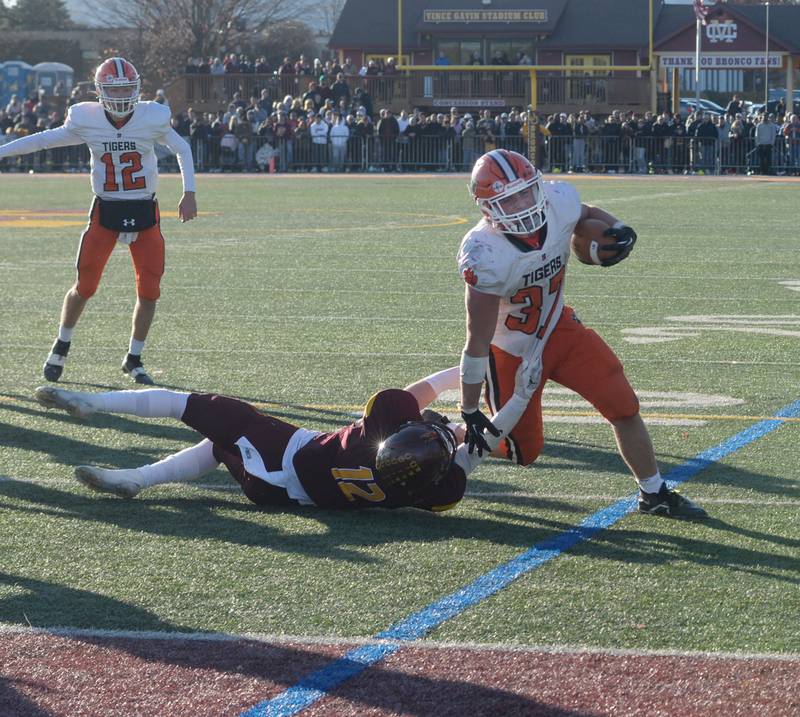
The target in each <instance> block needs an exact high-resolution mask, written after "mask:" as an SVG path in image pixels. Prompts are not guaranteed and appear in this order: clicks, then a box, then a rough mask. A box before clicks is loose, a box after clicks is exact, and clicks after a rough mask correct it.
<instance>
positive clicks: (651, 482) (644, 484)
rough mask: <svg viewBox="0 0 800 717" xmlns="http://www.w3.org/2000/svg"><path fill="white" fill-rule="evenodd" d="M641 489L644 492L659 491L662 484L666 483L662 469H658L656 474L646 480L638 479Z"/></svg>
mask: <svg viewBox="0 0 800 717" xmlns="http://www.w3.org/2000/svg"><path fill="white" fill-rule="evenodd" d="M636 482H637V483H638V484H639V490H641V491H642V492H643V493H658V491H660V490H661V486H662V485H664V479H663V478H662V477H661V471H656V474H655V475H652V476H650V477H649V478H645V479H644V480H639V479H637V481H636Z"/></svg>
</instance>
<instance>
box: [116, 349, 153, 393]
mask: <svg viewBox="0 0 800 717" xmlns="http://www.w3.org/2000/svg"><path fill="white" fill-rule="evenodd" d="M122 371H123V372H124V373H127V374H128V376H130V377H131V378H132V379H133V381H134V382H135V383H141V384H144V385H145V386H153V385H155V381H153V379H152V378H151V377H150V374H149V373H147V371H145V370H144V366H143V365H142V357H141V356H135V355H134V354H128V355H127V356H126V357H125V360H124V361H123V362H122Z"/></svg>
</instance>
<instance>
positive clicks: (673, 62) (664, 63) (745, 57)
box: [660, 52, 783, 70]
mask: <svg viewBox="0 0 800 717" xmlns="http://www.w3.org/2000/svg"><path fill="white" fill-rule="evenodd" d="M764 60H765V58H764V55H763V54H758V53H755V52H732V53H730V54H728V55H725V54H722V53H719V52H714V53H706V54H704V55H703V56H701V58H700V67H701V68H705V69H706V70H748V69H751V70H754V69H758V68H761V69H763V68H764V66H765V64H766V63H765V61H764ZM660 61H661V67H666V68H672V67H680V68H687V69H693V68H694V54H688V53H687V54H685V55H661V58H660ZM769 66H770V67H782V66H783V57H782V56H781V55H779V54H777V53H776V54H770V56H769Z"/></svg>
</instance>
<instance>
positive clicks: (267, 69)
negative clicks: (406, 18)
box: [184, 53, 398, 77]
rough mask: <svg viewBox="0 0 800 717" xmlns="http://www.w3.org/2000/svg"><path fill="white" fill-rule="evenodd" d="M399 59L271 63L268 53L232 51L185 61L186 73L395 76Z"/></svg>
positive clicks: (302, 60) (290, 60)
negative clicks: (256, 54)
mask: <svg viewBox="0 0 800 717" xmlns="http://www.w3.org/2000/svg"><path fill="white" fill-rule="evenodd" d="M397 72H398V71H397V60H396V59H395V58H394V57H388V58H386V59H385V60H383V59H375V60H369V61H368V62H367V63H366V64H365V65H354V64H353V61H352V60H351V59H350V58H349V57H347V58H345V61H344V62H343V63H340V62H339V61H338V60H336V59H332V60H325V61H324V62H323V61H322V60H320V59H319V58H318V57H317V58H314V60H313V61H312V62H309V61H308V60H307V59H306V56H305V55H300V57H299V58H298V59H297V60H292V59H291V58H289V57H284V58H283V60H282V61H281V62H280V63H279V64H278V65H277V66H274V67H273V66H272V65H270V63H269V62H267V58H266V57H257V58H252V59H251V58H250V57H248V56H247V55H239V54H236V53H230V54H228V55H224V56H222V57H209V58H207V59H206V58H203V57H190V58H188V60H187V61H186V67H185V69H184V73H185V74H187V75H241V74H256V75H299V76H308V77H321V76H326V77H336V76H337V75H338V74H340V73H341V74H342V75H345V76H356V75H360V76H361V77H367V76H383V77H387V76H392V75H396V74H397Z"/></svg>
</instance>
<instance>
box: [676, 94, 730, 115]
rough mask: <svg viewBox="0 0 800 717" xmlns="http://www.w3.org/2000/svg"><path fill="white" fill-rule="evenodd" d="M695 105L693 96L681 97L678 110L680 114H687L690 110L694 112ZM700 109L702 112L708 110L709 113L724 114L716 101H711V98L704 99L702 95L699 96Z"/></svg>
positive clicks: (723, 110) (723, 109)
mask: <svg viewBox="0 0 800 717" xmlns="http://www.w3.org/2000/svg"><path fill="white" fill-rule="evenodd" d="M695 107H697V104H696V103H695V99H694V97H681V99H680V112H681V114H682V115H687V114H689V113H690V112H694V111H695ZM700 110H701V111H702V112H708V113H709V114H711V115H724V114H725V108H724V107H720V106H719V105H718V104H717V103H716V102H712V101H711V100H705V99H703V98H702V97H701V98H700Z"/></svg>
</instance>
